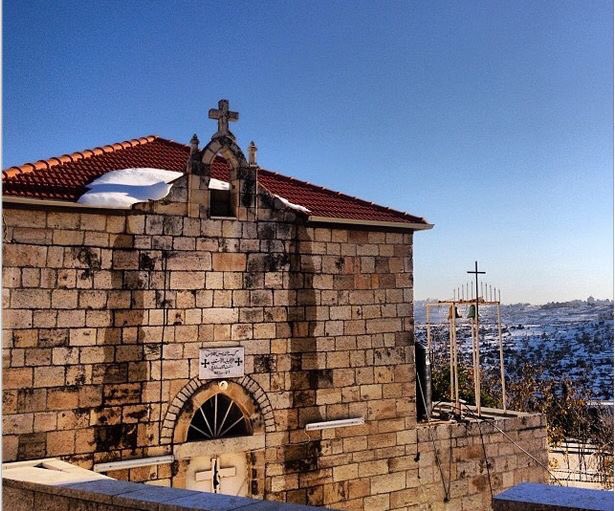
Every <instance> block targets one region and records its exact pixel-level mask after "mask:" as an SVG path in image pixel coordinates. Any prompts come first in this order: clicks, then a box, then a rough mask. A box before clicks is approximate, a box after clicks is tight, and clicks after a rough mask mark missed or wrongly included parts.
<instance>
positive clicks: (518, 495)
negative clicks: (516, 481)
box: [493, 483, 613, 511]
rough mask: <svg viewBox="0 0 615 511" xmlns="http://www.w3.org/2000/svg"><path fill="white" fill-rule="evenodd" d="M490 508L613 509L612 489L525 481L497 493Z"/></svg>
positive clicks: (544, 510)
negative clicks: (590, 488)
mask: <svg viewBox="0 0 615 511" xmlns="http://www.w3.org/2000/svg"><path fill="white" fill-rule="evenodd" d="M493 511H613V492H611V491H605V490H589V489H586V488H571V487H566V486H551V485H547V484H534V483H524V484H520V485H518V486H515V487H513V488H509V489H508V490H506V491H504V492H502V493H500V494H499V495H496V496H495V497H494V498H493Z"/></svg>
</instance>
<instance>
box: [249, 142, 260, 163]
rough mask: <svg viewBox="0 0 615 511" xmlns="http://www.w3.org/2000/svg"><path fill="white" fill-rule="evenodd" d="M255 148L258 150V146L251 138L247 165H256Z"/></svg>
mask: <svg viewBox="0 0 615 511" xmlns="http://www.w3.org/2000/svg"><path fill="white" fill-rule="evenodd" d="M257 150H258V147H256V144H255V143H254V140H252V142H250V145H249V146H248V164H249V165H256V151H257Z"/></svg>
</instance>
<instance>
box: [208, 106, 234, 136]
mask: <svg viewBox="0 0 615 511" xmlns="http://www.w3.org/2000/svg"><path fill="white" fill-rule="evenodd" d="M208 116H209V118H210V119H217V121H218V132H217V133H216V135H217V136H221V135H232V134H231V132H230V131H229V129H228V123H229V122H234V121H236V120H238V119H239V113H238V112H231V111H230V110H229V109H228V99H221V100H220V101H218V109H217V110H216V109H215V108H210V109H209V115H208Z"/></svg>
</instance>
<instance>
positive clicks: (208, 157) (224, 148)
mask: <svg viewBox="0 0 615 511" xmlns="http://www.w3.org/2000/svg"><path fill="white" fill-rule="evenodd" d="M218 154H221V155H222V156H223V157H224V158H225V159H226V160H227V161H228V162H229V163H230V164H231V166H232V167H233V168H234V169H235V170H237V169H239V168H244V167H247V166H248V162H247V161H246V157H245V156H244V154H243V151H242V150H241V148H240V147H239V146H238V145H237V144H236V143H235V141H234V140H233V139H231V138H229V137H222V138H215V139H213V140H212V141H211V142H209V144H207V145H206V146H205V148H204V149H203V153H202V157H201V161H202V162H203V164H205V165H211V164H212V162H213V161H214V158H215V157H216V155H218Z"/></svg>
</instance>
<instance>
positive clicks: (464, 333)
mask: <svg viewBox="0 0 615 511" xmlns="http://www.w3.org/2000/svg"><path fill="white" fill-rule="evenodd" d="M425 303H426V302H424V301H418V302H416V303H415V324H416V335H417V339H419V340H421V339H424V338H425V328H424V325H425ZM460 312H461V315H462V316H465V315H466V313H465V311H464V310H463V309H460ZM447 314H448V310H447V309H446V308H445V307H441V308H439V309H437V310H436V309H433V308H432V315H431V322H432V323H434V322H440V323H442V324H445V325H446V324H447ZM480 316H481V360H482V361H483V362H484V363H485V364H486V365H493V364H498V363H499V354H498V343H497V339H498V336H497V327H496V321H495V307H482V308H481V309H480ZM458 327H459V330H458V341H459V342H460V351H462V352H463V353H465V354H466V355H469V352H470V342H469V338H470V329H469V320H467V319H466V318H465V317H463V318H461V319H459V320H458ZM435 332H436V333H435V334H434V338H436V339H442V340H446V339H447V336H448V333H447V326H443V327H441V328H437V329H435ZM502 337H503V341H504V347H505V363H506V369H507V373H508V374H509V375H513V374H514V373H515V370H516V369H518V368H519V367H521V366H522V365H523V363H524V362H531V363H533V364H535V365H538V366H540V367H542V368H543V369H544V375H545V376H546V377H554V378H573V379H576V378H583V377H586V378H587V380H588V381H589V382H590V383H591V386H592V390H593V394H594V397H595V398H596V399H609V400H612V399H613V302H612V301H611V300H594V299H591V298H590V299H588V300H586V301H582V300H575V301H572V302H564V303H549V304H545V305H530V304H514V305H502Z"/></svg>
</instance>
